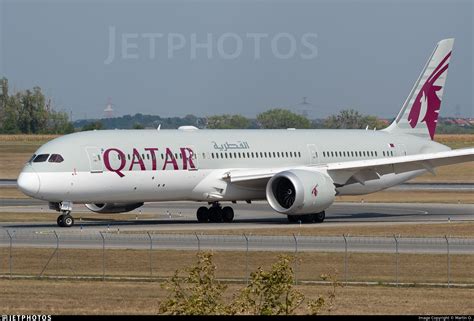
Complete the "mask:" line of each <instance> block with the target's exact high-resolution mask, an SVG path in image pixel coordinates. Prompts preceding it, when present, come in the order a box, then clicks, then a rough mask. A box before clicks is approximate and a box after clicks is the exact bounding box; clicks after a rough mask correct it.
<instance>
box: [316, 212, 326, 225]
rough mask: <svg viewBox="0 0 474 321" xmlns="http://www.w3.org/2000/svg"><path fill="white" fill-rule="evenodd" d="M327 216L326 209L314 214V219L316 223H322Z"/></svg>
mask: <svg viewBox="0 0 474 321" xmlns="http://www.w3.org/2000/svg"><path fill="white" fill-rule="evenodd" d="M325 218H326V212H324V211H322V212H319V213H316V214H313V220H314V222H316V223H322V222H323V221H324V219H325Z"/></svg>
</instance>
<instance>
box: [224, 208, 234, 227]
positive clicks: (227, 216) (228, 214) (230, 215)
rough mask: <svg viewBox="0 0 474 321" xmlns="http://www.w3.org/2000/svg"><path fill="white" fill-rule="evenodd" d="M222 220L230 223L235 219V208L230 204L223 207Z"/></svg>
mask: <svg viewBox="0 0 474 321" xmlns="http://www.w3.org/2000/svg"><path fill="white" fill-rule="evenodd" d="M222 220H223V221H224V222H226V223H230V222H232V221H233V220H234V210H233V209H232V207H230V206H226V207H224V208H223V209H222Z"/></svg>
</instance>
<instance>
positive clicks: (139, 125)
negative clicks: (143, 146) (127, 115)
mask: <svg viewBox="0 0 474 321" xmlns="http://www.w3.org/2000/svg"><path fill="white" fill-rule="evenodd" d="M132 128H133V129H145V126H143V125H142V124H140V123H135V124H133V127H132Z"/></svg>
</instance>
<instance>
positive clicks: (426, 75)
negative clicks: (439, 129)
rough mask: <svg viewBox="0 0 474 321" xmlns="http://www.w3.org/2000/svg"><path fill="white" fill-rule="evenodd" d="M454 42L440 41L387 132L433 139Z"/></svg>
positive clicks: (451, 40)
mask: <svg viewBox="0 0 474 321" xmlns="http://www.w3.org/2000/svg"><path fill="white" fill-rule="evenodd" d="M453 44H454V39H444V40H441V41H440V42H438V44H437V45H436V47H435V49H434V51H433V53H432V54H431V56H430V58H429V59H428V61H427V62H426V64H425V67H424V68H423V71H422V72H421V74H420V76H419V77H418V80H417V81H416V82H415V85H414V86H413V88H412V90H411V91H410V94H409V95H408V97H407V99H406V100H405V103H404V104H403V107H402V109H401V110H400V112H399V113H398V116H397V118H395V120H394V122H393V123H392V124H391V125H390V126H389V127H388V128H386V129H385V131H388V132H392V133H404V134H413V135H417V136H421V137H426V138H430V139H431V140H433V138H434V135H435V131H436V124H437V122H438V116H439V111H440V109H441V100H442V99H443V92H444V85H445V83H446V78H447V75H448V67H449V61H450V59H451V52H452V50H453Z"/></svg>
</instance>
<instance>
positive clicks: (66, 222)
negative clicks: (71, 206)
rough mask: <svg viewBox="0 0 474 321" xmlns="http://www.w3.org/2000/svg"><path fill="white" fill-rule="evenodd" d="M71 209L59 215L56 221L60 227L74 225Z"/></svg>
mask: <svg viewBox="0 0 474 321" xmlns="http://www.w3.org/2000/svg"><path fill="white" fill-rule="evenodd" d="M70 213H71V212H70V211H65V212H63V214H61V215H59V216H58V219H57V220H56V222H57V223H58V226H60V227H71V226H73V225H74V217H72V216H71V214H70Z"/></svg>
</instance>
